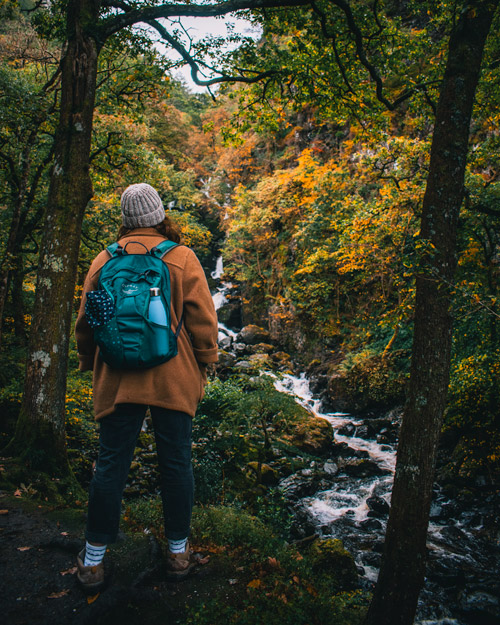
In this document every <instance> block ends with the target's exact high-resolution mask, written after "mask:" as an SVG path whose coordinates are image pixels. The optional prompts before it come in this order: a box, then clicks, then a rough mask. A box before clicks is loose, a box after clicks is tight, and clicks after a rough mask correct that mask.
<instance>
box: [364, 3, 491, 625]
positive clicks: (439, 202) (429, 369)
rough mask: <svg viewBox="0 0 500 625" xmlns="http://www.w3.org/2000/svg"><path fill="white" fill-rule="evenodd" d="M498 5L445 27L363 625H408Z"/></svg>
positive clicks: (473, 10)
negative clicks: (402, 399)
mask: <svg viewBox="0 0 500 625" xmlns="http://www.w3.org/2000/svg"><path fill="white" fill-rule="evenodd" d="M497 6H498V0H496V1H495V2H491V1H476V2H468V3H467V7H465V6H464V11H463V13H462V14H461V16H460V19H459V21H458V23H457V25H456V27H455V28H454V29H453V32H452V34H451V37H450V42H449V47H448V61H447V66H446V70H445V75H444V77H443V82H442V86H441V94H440V100H439V104H438V109H437V112H436V121H435V128H434V135H433V140H432V148H431V160H430V168H429V178H428V181H427V188H426V192H425V196H424V201H423V210H422V223H421V231H420V238H421V240H422V242H423V250H424V251H423V259H422V268H421V272H420V275H418V277H417V298H416V307H415V329H414V339H413V353H412V366H411V376H410V388H409V396H408V400H407V404H406V407H405V411H404V416H403V424H402V427H401V433H400V440H399V446H398V454H397V465H396V475H395V479H394V487H393V491H392V502H391V512H390V516H389V521H388V526H387V533H386V539H385V548H384V555H383V559H382V566H381V570H380V574H379V579H378V582H377V586H376V588H375V592H374V596H373V600H372V603H371V605H370V608H369V611H368V614H367V617H366V620H365V625H411V623H413V620H414V616H415V611H416V607H417V600H418V595H419V592H420V589H421V587H422V585H423V581H424V574H425V560H426V557H425V556H426V536H427V527H428V523H429V510H430V504H431V498H432V487H433V482H434V469H435V461H436V453H437V446H438V440H439V434H440V430H441V423H442V416H443V412H444V408H445V404H446V394H447V388H448V382H449V367H450V351H451V335H452V318H451V314H450V306H451V299H452V292H451V291H452V289H451V283H452V280H453V275H454V271H455V266H456V235H457V224H458V216H459V212H460V206H461V204H462V200H463V192H464V173H465V164H466V158H467V151H468V140H469V126H470V120H471V115H472V106H473V102H474V95H475V91H476V87H477V82H478V79H479V74H480V68H481V61H482V56H483V48H484V43H485V40H486V37H487V36H488V33H489V30H490V28H491V23H492V19H493V15H494V12H495V10H496V8H497Z"/></svg>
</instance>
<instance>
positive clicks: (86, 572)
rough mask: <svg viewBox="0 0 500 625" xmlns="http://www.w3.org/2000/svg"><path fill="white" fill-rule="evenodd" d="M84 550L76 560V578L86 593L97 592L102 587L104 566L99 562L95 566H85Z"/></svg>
mask: <svg viewBox="0 0 500 625" xmlns="http://www.w3.org/2000/svg"><path fill="white" fill-rule="evenodd" d="M84 562H85V548H84V549H82V550H81V551H80V553H79V554H78V556H77V558H76V564H77V567H78V573H77V575H76V576H77V578H78V581H79V582H80V584H81V585H82V587H83V588H84V589H85V590H88V591H95V592H97V591H98V590H100V589H101V588H102V587H103V586H104V565H103V563H102V562H101V563H100V564H97V565H95V566H85V565H84Z"/></svg>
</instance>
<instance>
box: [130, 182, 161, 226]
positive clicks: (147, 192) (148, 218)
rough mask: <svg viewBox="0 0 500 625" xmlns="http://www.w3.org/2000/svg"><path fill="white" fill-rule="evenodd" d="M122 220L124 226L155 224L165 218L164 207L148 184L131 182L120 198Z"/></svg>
mask: <svg viewBox="0 0 500 625" xmlns="http://www.w3.org/2000/svg"><path fill="white" fill-rule="evenodd" d="M120 204H121V208H122V222H123V225H124V226H125V227H126V228H147V227H148V226H156V225H158V224H159V223H161V222H162V221H163V220H164V219H165V209H164V208H163V203H162V201H161V198H160V196H159V195H158V193H157V192H156V191H155V190H154V189H153V187H152V186H151V185H150V184H146V183H145V182H141V183H140V184H132V185H130V187H127V188H126V189H125V191H124V192H123V193H122V197H121V200H120Z"/></svg>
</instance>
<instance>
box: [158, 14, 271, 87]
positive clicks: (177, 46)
mask: <svg viewBox="0 0 500 625" xmlns="http://www.w3.org/2000/svg"><path fill="white" fill-rule="evenodd" d="M148 24H149V25H150V26H152V27H153V28H154V29H155V30H156V31H157V32H158V33H159V35H160V36H161V38H162V39H164V40H165V41H167V42H168V43H169V45H170V46H172V48H173V49H174V50H176V51H177V52H178V53H179V54H180V55H181V57H182V58H183V60H184V61H185V62H186V63H187V64H188V65H189V66H190V68H191V78H192V80H193V82H194V83H195V84H197V85H200V86H201V87H210V86H211V85H216V84H219V83H223V82H244V83H248V84H251V83H255V82H259V81H260V80H262V79H263V78H268V77H270V76H274V75H275V74H276V73H277V72H276V71H274V70H268V71H265V72H260V73H257V74H256V75H255V76H242V75H241V76H228V75H227V74H222V73H221V74H220V76H218V77H216V78H210V79H208V80H201V79H200V78H199V77H198V75H199V74H200V65H204V63H203V62H200V61H197V60H195V59H194V58H193V57H192V56H191V55H190V54H189V52H188V51H187V50H186V48H185V47H184V46H183V45H182V44H181V43H180V42H179V41H177V40H176V39H175V38H174V37H172V35H171V34H170V33H169V32H168V31H167V29H166V28H165V27H164V26H162V24H160V23H159V22H157V21H156V20H151V21H149V22H148ZM252 71H255V70H252Z"/></svg>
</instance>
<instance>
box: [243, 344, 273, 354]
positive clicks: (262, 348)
mask: <svg viewBox="0 0 500 625" xmlns="http://www.w3.org/2000/svg"><path fill="white" fill-rule="evenodd" d="M249 350H250V352H251V353H252V354H270V353H271V352H273V351H274V350H275V347H274V345H271V343H257V344H256V345H250V347H249Z"/></svg>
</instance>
